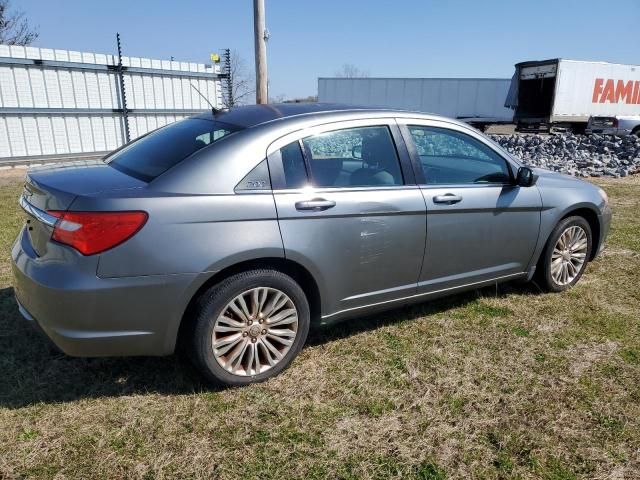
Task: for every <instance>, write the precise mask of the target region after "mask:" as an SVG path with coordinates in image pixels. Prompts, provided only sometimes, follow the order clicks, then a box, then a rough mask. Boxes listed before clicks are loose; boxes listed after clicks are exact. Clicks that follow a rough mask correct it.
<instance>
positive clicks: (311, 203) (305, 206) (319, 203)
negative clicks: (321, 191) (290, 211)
mask: <svg viewBox="0 0 640 480" xmlns="http://www.w3.org/2000/svg"><path fill="white" fill-rule="evenodd" d="M335 206H336V202H334V201H333V200H326V199H324V198H314V199H312V200H303V201H301V202H296V210H311V211H313V212H321V211H323V210H328V209H330V208H333V207H335Z"/></svg>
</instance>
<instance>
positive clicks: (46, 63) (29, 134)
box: [0, 45, 222, 163]
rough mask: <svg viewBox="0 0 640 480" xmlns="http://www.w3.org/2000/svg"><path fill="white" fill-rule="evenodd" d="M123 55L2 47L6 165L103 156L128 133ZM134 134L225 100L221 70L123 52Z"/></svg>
mask: <svg viewBox="0 0 640 480" xmlns="http://www.w3.org/2000/svg"><path fill="white" fill-rule="evenodd" d="M117 65H118V58H117V56H113V55H104V54H97V53H86V52H74V51H67V50H53V49H48V48H32V47H17V46H11V47H10V46H7V45H0V163H3V162H4V163H6V162H14V161H20V160H24V159H33V158H38V157H45V156H46V157H51V156H59V157H67V156H78V155H80V156H85V155H86V154H100V153H104V152H107V151H110V150H113V149H115V148H117V147H118V146H120V145H122V144H123V143H124V139H125V138H126V134H125V125H124V121H123V105H122V92H121V89H120V84H119V78H118V70H117ZM122 65H123V67H124V68H123V77H124V85H125V88H124V90H125V93H126V102H127V110H128V117H129V129H130V138H131V139H134V138H136V137H138V136H140V135H143V134H144V133H146V132H148V131H150V130H153V129H155V128H157V127H160V126H162V125H165V124H167V123H170V122H174V121H176V120H179V119H182V118H184V117H186V116H189V115H192V114H194V113H198V112H201V111H203V110H206V109H208V108H209V105H208V104H207V103H206V101H205V100H204V99H202V98H201V96H200V95H199V94H198V93H197V92H196V90H195V89H194V88H192V87H191V85H194V86H196V87H197V88H198V89H199V90H200V92H202V94H203V95H204V96H206V97H207V99H208V100H209V101H210V102H211V103H212V104H213V105H214V106H215V107H219V106H220V105H222V91H221V85H220V79H219V77H218V75H219V73H220V67H219V66H218V65H215V66H211V65H205V64H201V63H186V62H177V61H168V60H155V59H149V58H135V57H122Z"/></svg>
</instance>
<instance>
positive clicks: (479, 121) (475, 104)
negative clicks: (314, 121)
mask: <svg viewBox="0 0 640 480" xmlns="http://www.w3.org/2000/svg"><path fill="white" fill-rule="evenodd" d="M510 84H511V81H510V80H509V79H508V78H319V79H318V101H320V102H328V103H345V104H351V105H367V106H380V107H391V108H401V109H408V110H417V111H421V112H429V113H435V114H439V115H445V116H447V117H453V118H459V119H462V120H465V121H467V122H468V123H471V124H473V125H475V126H477V127H480V128H483V127H484V126H486V125H488V124H492V123H511V122H512V119H513V111H512V110H511V109H510V108H507V107H505V99H506V97H507V93H508V92H509V86H510Z"/></svg>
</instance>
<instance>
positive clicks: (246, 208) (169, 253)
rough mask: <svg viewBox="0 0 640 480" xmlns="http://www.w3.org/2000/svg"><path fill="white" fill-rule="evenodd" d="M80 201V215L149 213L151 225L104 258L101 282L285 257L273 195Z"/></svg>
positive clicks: (75, 206) (77, 204) (213, 269)
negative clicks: (112, 212) (94, 213)
mask: <svg viewBox="0 0 640 480" xmlns="http://www.w3.org/2000/svg"><path fill="white" fill-rule="evenodd" d="M153 195H157V196H154V197H144V196H136V197H133V198H131V197H124V196H122V197H113V196H111V197H109V198H106V197H105V198H100V197H93V198H87V197H79V198H78V199H77V200H76V201H75V202H74V204H73V209H74V210H85V209H86V210H144V211H146V212H148V213H149V220H148V221H147V223H146V224H145V225H144V227H143V228H142V229H141V230H140V231H139V232H138V233H137V234H136V235H134V236H133V237H132V238H130V239H129V240H127V241H126V242H124V243H123V244H121V245H119V246H117V247H115V248H113V249H111V250H108V251H106V252H104V253H102V254H101V255H100V260H99V264H98V271H97V273H98V276H99V277H103V278H106V277H126V276H138V275H166V274H177V273H202V272H212V273H214V272H216V271H219V270H221V269H223V268H225V267H227V266H230V265H233V264H235V263H238V262H242V261H245V260H251V259H254V258H261V257H283V255H284V253H283V246H282V239H281V237H280V230H279V228H278V222H277V217H276V210H275V204H274V201H273V196H272V195H271V193H270V192H268V193H260V194H222V195H174V194H164V195H163V194H162V193H158V192H153Z"/></svg>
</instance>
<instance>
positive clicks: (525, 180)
mask: <svg viewBox="0 0 640 480" xmlns="http://www.w3.org/2000/svg"><path fill="white" fill-rule="evenodd" d="M536 180H538V176H537V175H536V174H535V173H533V170H531V168H529V167H520V168H519V169H518V175H517V176H516V185H519V186H521V187H530V186H531V185H534V184H535V183H536Z"/></svg>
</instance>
